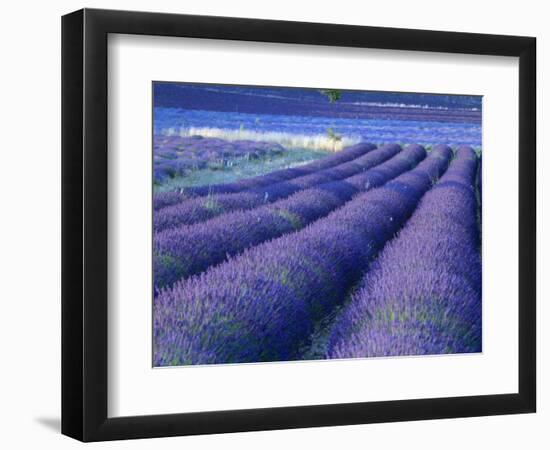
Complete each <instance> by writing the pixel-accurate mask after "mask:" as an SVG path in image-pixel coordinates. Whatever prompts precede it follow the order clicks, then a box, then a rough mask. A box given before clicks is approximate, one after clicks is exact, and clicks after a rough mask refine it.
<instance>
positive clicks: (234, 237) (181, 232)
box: [154, 144, 426, 291]
mask: <svg viewBox="0 0 550 450" xmlns="http://www.w3.org/2000/svg"><path fill="white" fill-rule="evenodd" d="M425 156H426V152H425V150H424V149H423V148H422V147H420V146H418V145H411V146H409V147H407V148H406V149H405V150H404V151H401V148H400V147H399V146H398V145H395V144H393V145H387V146H383V147H381V148H380V149H378V150H374V151H371V152H369V153H367V154H366V155H364V156H362V157H360V158H357V159H355V160H353V161H352V162H349V163H344V164H341V165H339V166H336V167H335V168H334V169H328V170H325V171H320V172H318V173H317V174H314V175H311V176H306V177H301V178H297V179H296V180H295V182H294V183H292V188H291V189H289V190H290V191H292V190H294V188H295V186H300V185H304V183H301V182H299V181H298V180H305V179H309V178H312V177H314V179H315V180H325V179H327V178H328V179H330V178H331V177H332V176H333V175H334V174H338V177H343V176H345V174H349V173H354V172H358V171H360V170H363V171H362V172H360V173H358V174H355V175H352V176H350V177H348V178H345V179H343V180H340V181H329V182H326V183H321V184H318V185H316V186H314V187H311V188H309V189H304V190H299V191H298V192H296V193H295V194H293V195H290V196H289V197H287V198H284V199H281V200H278V201H275V202H274V203H271V204H267V205H264V206H260V207H258V208H254V209H250V210H246V211H244V210H242V209H241V210H238V211H235V212H232V213H227V214H223V215H220V216H219V217H216V218H214V219H211V220H207V221H205V222H200V223H196V224H193V225H185V226H179V227H175V228H171V229H166V230H164V231H160V232H157V233H156V234H155V238H154V279H155V290H156V291H158V289H159V288H162V287H165V286H168V285H170V284H172V283H173V282H174V281H176V280H177V279H179V278H182V277H189V276H191V275H194V274H196V273H199V272H202V271H203V270H205V269H206V268H208V267H210V266H212V265H215V264H219V263H220V262H222V261H223V260H225V259H226V258H228V257H229V256H232V255H236V254H238V253H240V252H242V251H243V250H245V249H246V248H249V247H252V246H254V245H258V244H260V243H261V242H264V241H267V240H268V239H273V238H276V237H279V236H282V235H283V234H285V233H289V232H293V231H296V230H299V229H301V228H303V227H305V226H306V225H307V224H309V223H311V222H313V221H315V220H317V219H319V218H321V217H323V216H326V215H327V214H329V213H330V212H331V211H333V210H335V209H336V208H338V207H340V206H342V205H343V204H344V203H346V202H347V201H349V200H350V199H351V198H352V197H353V196H354V195H356V194H358V193H359V192H361V191H367V190H369V189H373V188H375V187H378V186H381V185H382V184H384V183H385V182H387V181H388V180H390V179H392V178H394V177H396V176H398V175H400V174H401V173H403V172H405V171H407V170H409V169H411V168H412V167H414V166H415V165H416V164H417V163H418V162H419V161H420V160H422V159H423V158H424V157H425ZM389 157H391V159H389V160H388V158H389ZM380 161H385V162H382V163H380V164H378V165H376V166H375V167H372V166H374V165H375V164H377V163H379V162H380ZM329 172H330V175H331V176H330V177H329ZM268 189H269V187H268ZM276 189H279V187H278V185H277V184H275V185H272V186H271V189H270V190H269V191H270V192H274V191H275V190H276ZM280 191H282V190H280ZM286 192H288V190H287V191H286ZM234 195H239V194H234ZM184 204H185V203H182V205H184ZM165 209H171V208H165ZM243 209H244V208H243ZM161 230H162V229H161Z"/></svg>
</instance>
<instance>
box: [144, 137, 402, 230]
mask: <svg viewBox="0 0 550 450" xmlns="http://www.w3.org/2000/svg"><path fill="white" fill-rule="evenodd" d="M400 149H401V147H399V146H398V145H395V144H393V145H387V146H384V147H382V148H381V149H379V150H376V151H369V152H368V153H367V154H365V155H363V156H360V157H359V158H356V159H353V160H351V161H348V162H345V163H342V164H340V165H337V166H335V167H332V168H327V169H323V170H319V171H316V172H314V173H312V174H309V175H304V176H301V177H298V178H295V179H292V180H288V181H281V182H279V183H275V184H271V185H268V186H265V187H261V188H260V187H257V188H251V189H248V190H246V191H243V192H238V193H233V194H214V195H209V196H207V197H199V198H192V199H189V200H185V201H182V202H180V203H177V204H175V205H172V206H168V207H165V208H162V209H161V210H158V211H155V214H154V217H153V226H154V229H155V231H157V232H158V231H162V230H166V229H168V228H173V227H176V226H179V225H190V224H193V223H197V222H203V221H205V220H207V219H211V218H212V217H216V216H219V215H221V214H225V213H228V212H231V211H237V210H245V209H251V208H255V207H257V206H261V205H262V204H265V203H272V202H274V201H276V200H279V199H281V198H285V197H288V196H289V195H292V194H294V193H295V192H298V191H300V190H302V189H306V188H309V187H311V186H315V185H318V184H321V183H326V182H329V181H333V180H339V179H342V178H345V177H349V176H351V175H353V174H357V173H360V172H361V171H364V170H367V169H369V168H371V167H373V166H375V165H377V164H379V163H381V162H383V161H385V160H387V159H388V158H390V157H391V156H393V155H395V154H396V153H397V152H399V151H400Z"/></svg>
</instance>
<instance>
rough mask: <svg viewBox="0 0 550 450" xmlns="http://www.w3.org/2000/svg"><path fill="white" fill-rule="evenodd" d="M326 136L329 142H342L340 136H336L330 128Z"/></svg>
mask: <svg viewBox="0 0 550 450" xmlns="http://www.w3.org/2000/svg"><path fill="white" fill-rule="evenodd" d="M327 135H328V137H329V139H330V140H331V141H334V142H339V141H341V140H342V136H341V135H339V134H336V133H335V132H334V130H333V129H332V127H331V128H328V129H327Z"/></svg>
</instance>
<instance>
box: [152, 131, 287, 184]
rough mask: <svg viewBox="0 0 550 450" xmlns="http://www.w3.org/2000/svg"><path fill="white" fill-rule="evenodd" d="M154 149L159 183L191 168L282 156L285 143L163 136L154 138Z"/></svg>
mask: <svg viewBox="0 0 550 450" xmlns="http://www.w3.org/2000/svg"><path fill="white" fill-rule="evenodd" d="M153 150H154V152H153V155H154V156H153V177H154V181H155V182H156V183H159V184H160V183H162V182H163V181H165V180H166V179H168V178H174V177H175V176H183V175H185V174H186V173H188V172H189V171H193V170H199V169H205V168H207V167H211V166H212V165H216V166H217V165H221V166H226V165H229V164H231V163H232V162H234V161H236V160H238V159H242V158H245V159H258V158H262V157H265V156H270V155H280V154H282V153H283V152H284V151H285V149H284V148H283V147H282V146H281V145H279V144H276V143H269V142H255V141H247V140H239V141H233V142H230V141H226V140H223V139H216V138H203V137H201V136H190V137H180V136H162V135H155V137H154V138H153Z"/></svg>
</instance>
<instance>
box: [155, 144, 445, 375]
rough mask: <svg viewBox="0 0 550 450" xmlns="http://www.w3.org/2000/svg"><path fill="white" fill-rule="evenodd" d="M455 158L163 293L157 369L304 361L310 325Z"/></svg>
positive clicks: (434, 162)
mask: <svg viewBox="0 0 550 450" xmlns="http://www.w3.org/2000/svg"><path fill="white" fill-rule="evenodd" d="M451 155H452V152H451V150H450V149H449V148H447V147H439V148H436V149H434V150H433V151H432V152H431V154H430V156H429V157H428V158H426V159H425V160H424V161H423V162H421V163H420V164H419V165H418V166H417V167H416V168H415V169H413V170H412V171H410V172H407V173H405V174H404V175H401V176H399V177H398V178H396V179H395V180H393V181H390V182H389V183H387V184H386V185H384V186H382V187H380V188H377V189H373V190H370V191H367V192H365V193H363V194H359V195H357V196H356V197H354V199H353V200H351V201H349V202H348V203H346V205H344V206H342V207H341V208H338V209H337V210H335V211H333V212H332V213H330V214H329V215H328V216H326V217H324V218H322V219H320V220H317V221H315V222H314V223H312V224H311V225H309V226H307V227H306V228H304V229H303V230H301V231H298V232H295V233H289V234H286V235H284V236H282V237H280V238H277V239H274V240H270V241H267V242H264V243H263V244H260V245H258V246H255V247H252V248H250V249H247V250H246V251H244V252H243V253H242V254H240V255H238V256H235V257H233V258H230V259H229V260H228V261H226V262H224V263H222V264H220V265H218V266H215V267H212V268H210V269H209V270H208V271H206V272H203V273H202V274H200V275H198V276H194V277H191V278H189V279H186V280H182V281H179V282H177V283H175V284H174V286H173V287H172V288H170V289H165V290H162V291H161V292H160V293H159V295H158V296H157V297H156V298H155V300H154V343H153V345H154V352H153V353H154V364H155V365H156V366H165V365H183V364H209V363H237V362H252V361H276V360H290V359H299V358H300V356H299V354H298V353H297V352H298V349H299V347H300V345H301V344H302V343H303V342H304V340H307V339H308V337H309V336H310V334H311V332H312V330H313V327H314V324H315V323H316V322H317V321H318V320H319V319H321V318H322V317H325V316H326V314H328V313H329V312H330V311H331V310H332V309H333V308H334V307H335V306H336V305H338V304H340V303H342V301H343V300H344V298H345V295H346V292H347V291H348V290H349V289H350V288H351V287H352V286H353V284H354V283H355V282H357V280H358V278H359V277H360V276H361V274H362V273H363V272H364V270H365V268H366V266H367V265H368V263H369V262H370V261H371V260H372V258H373V257H374V256H375V255H376V253H377V252H378V251H379V249H380V248H381V247H382V246H383V245H384V243H385V242H386V241H387V240H389V239H391V238H392V237H393V236H394V234H395V233H396V232H397V231H398V230H399V229H400V228H401V226H402V225H403V223H404V222H405V221H406V220H407V219H408V217H409V216H410V215H411V214H412V213H413V211H414V209H415V207H416V205H417V204H418V202H419V200H420V198H421V197H422V195H424V193H425V192H426V191H427V190H428V189H429V188H430V187H431V186H432V180H433V179H435V178H438V177H439V176H440V175H441V174H442V173H443V172H444V171H445V169H446V167H447V165H448V162H449V160H450V158H451Z"/></svg>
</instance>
